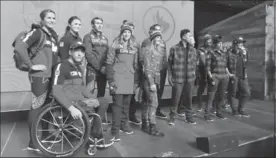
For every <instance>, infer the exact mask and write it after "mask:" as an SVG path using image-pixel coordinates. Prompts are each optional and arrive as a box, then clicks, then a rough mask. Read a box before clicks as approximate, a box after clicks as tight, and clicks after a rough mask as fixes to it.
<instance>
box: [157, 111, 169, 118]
mask: <svg viewBox="0 0 276 158" xmlns="http://www.w3.org/2000/svg"><path fill="white" fill-rule="evenodd" d="M156 117H158V118H162V119H166V118H167V116H166V115H165V114H163V113H162V112H161V111H156Z"/></svg>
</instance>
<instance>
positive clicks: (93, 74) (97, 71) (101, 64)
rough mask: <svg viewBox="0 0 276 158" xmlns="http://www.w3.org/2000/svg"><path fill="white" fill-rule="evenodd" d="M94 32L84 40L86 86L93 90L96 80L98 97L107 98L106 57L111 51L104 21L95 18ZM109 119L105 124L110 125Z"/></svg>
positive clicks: (104, 120)
mask: <svg viewBox="0 0 276 158" xmlns="http://www.w3.org/2000/svg"><path fill="white" fill-rule="evenodd" d="M91 25H92V30H91V32H90V33H88V34H86V35H85V36H84V38H83V43H84V44H85V47H86V54H85V57H86V60H87V62H88V63H87V74H86V85H87V87H88V88H90V89H91V87H93V86H94V85H91V83H94V80H96V82H97V90H98V93H97V97H104V96H105V89H106V83H107V81H106V66H105V62H106V56H107V53H108V51H109V46H108V39H107V38H106V37H105V36H104V35H103V30H102V29H103V19H102V18H99V17H95V18H93V19H92V20H91ZM109 123H110V122H109V121H108V120H107V117H105V118H103V124H109Z"/></svg>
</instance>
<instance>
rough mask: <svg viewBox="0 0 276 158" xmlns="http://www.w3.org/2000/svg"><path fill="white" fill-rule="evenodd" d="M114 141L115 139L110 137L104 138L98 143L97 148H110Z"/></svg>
mask: <svg viewBox="0 0 276 158" xmlns="http://www.w3.org/2000/svg"><path fill="white" fill-rule="evenodd" d="M113 139H114V137H111V136H110V135H108V136H104V138H103V139H101V140H99V141H98V142H97V145H96V146H97V147H99V148H107V147H110V146H111V145H113V143H114V141H113Z"/></svg>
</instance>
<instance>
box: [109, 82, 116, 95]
mask: <svg viewBox="0 0 276 158" xmlns="http://www.w3.org/2000/svg"><path fill="white" fill-rule="evenodd" d="M116 90H117V86H116V85H115V83H114V82H113V83H110V84H109V93H110V95H114V94H115V93H116Z"/></svg>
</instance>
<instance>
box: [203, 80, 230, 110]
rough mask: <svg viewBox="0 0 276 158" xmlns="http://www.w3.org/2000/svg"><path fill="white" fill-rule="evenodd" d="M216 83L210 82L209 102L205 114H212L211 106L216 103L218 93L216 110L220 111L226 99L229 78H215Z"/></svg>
mask: <svg viewBox="0 0 276 158" xmlns="http://www.w3.org/2000/svg"><path fill="white" fill-rule="evenodd" d="M213 81H214V82H215V85H211V84H208V93H207V103H206V107H205V114H206V115H209V114H210V107H211V106H212V104H213V103H214V99H215V96H216V93H217V98H216V99H217V101H216V103H215V106H216V107H215V108H216V112H217V113H219V112H220V109H221V106H222V104H223V101H224V96H225V92H226V90H227V86H228V81H229V78H228V77H225V78H221V79H218V78H215V77H214V78H213Z"/></svg>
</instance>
